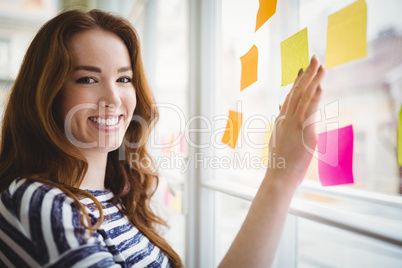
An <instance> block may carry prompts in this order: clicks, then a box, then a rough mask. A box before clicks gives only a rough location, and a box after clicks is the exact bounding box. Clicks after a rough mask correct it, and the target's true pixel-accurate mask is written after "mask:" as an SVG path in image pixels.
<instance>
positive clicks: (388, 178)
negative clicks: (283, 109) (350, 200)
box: [212, 0, 402, 194]
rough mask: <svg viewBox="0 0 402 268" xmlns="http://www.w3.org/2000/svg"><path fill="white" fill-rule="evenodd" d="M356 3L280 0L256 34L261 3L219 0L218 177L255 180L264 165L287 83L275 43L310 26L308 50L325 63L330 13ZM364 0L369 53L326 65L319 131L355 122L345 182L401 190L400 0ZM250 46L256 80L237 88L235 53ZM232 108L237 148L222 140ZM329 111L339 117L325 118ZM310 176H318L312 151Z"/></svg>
mask: <svg viewBox="0 0 402 268" xmlns="http://www.w3.org/2000/svg"><path fill="white" fill-rule="evenodd" d="M354 2H355V1H354V0H339V1H319V0H300V1H297V0H290V1H278V4H277V9H276V14H274V15H273V17H271V18H270V19H269V20H268V21H267V22H266V23H265V24H264V25H263V26H262V27H261V28H260V29H259V30H258V31H257V32H254V30H255V19H256V14H257V10H258V1H254V2H247V1H240V0H233V1H229V0H222V18H221V19H222V20H221V22H222V32H221V43H220V45H221V46H220V47H218V55H219V56H220V57H219V59H220V60H221V69H220V73H219V75H218V85H219V86H218V90H217V92H216V100H217V101H216V104H217V105H216V114H217V115H219V116H221V117H220V118H219V120H216V121H215V122H214V123H215V124H214V128H215V130H216V131H217V133H219V132H220V134H219V135H214V136H213V137H212V139H213V145H214V147H215V156H216V157H217V158H218V159H219V161H221V162H220V166H219V167H220V168H215V169H216V175H215V178H216V179H221V180H230V181H232V182H237V183H240V184H244V185H251V186H253V187H257V186H258V185H259V183H260V181H261V178H262V177H263V174H264V170H265V168H264V167H262V166H261V164H260V161H259V159H261V157H262V152H263V149H262V147H263V141H264V132H265V128H266V124H267V123H268V122H269V123H273V121H274V119H275V116H277V115H278V110H279V109H278V106H279V104H282V103H283V100H284V98H285V96H286V94H287V93H288V92H289V90H290V88H291V86H292V85H287V86H281V75H282V70H281V68H282V67H281V52H280V43H281V42H282V41H283V40H285V39H287V38H288V37H290V36H292V35H293V34H295V33H297V32H298V31H300V30H301V29H304V28H305V27H307V29H308V47H309V55H310V57H311V56H312V55H313V54H316V55H317V56H318V58H319V59H320V61H321V62H322V63H323V64H325V56H326V55H325V54H326V42H327V39H326V37H327V20H328V16H329V15H331V14H333V13H334V12H336V11H338V10H341V9H342V8H344V7H346V6H348V5H350V4H352V3H354ZM366 3H367V51H368V52H367V56H366V57H364V58H362V59H359V60H354V61H351V62H348V63H345V64H342V65H339V66H336V67H332V68H328V69H327V75H326V79H325V80H324V83H323V84H322V88H323V97H322V101H321V106H320V111H321V112H322V116H323V119H322V120H321V121H320V122H317V129H318V131H319V132H324V131H328V130H331V129H334V128H341V127H344V126H348V125H353V129H354V148H353V174H354V181H355V183H354V184H350V185H345V186H343V187H351V188H359V189H364V190H368V191H376V192H381V193H387V194H400V193H401V192H402V180H401V174H402V168H401V167H399V166H398V164H397V161H396V153H395V152H396V146H397V141H396V137H397V134H396V131H397V124H398V115H399V111H400V109H401V103H402V75H401V73H402V72H401V71H400V68H401V67H400V66H401V65H400V63H401V62H402V50H401V49H400V47H401V45H402V17H401V16H400V14H399V13H398V10H401V8H402V2H400V1H397V0H392V1H389V2H387V4H386V5H385V4H384V3H383V2H382V1H379V0H367V1H366ZM253 45H256V46H257V48H258V72H257V73H258V75H257V76H258V81H257V82H255V83H253V84H251V85H250V86H248V87H246V88H245V89H244V90H243V91H241V90H240V80H241V71H242V66H241V60H240V57H242V56H243V55H245V54H246V53H247V52H248V51H249V49H250V48H251V47H252V46H253ZM229 110H234V111H237V112H241V113H242V114H243V122H242V124H241V130H240V134H239V138H238V141H237V145H236V148H235V149H232V148H230V147H229V146H227V145H225V144H222V142H221V139H222V136H223V131H224V129H225V126H226V123H227V121H226V120H227V115H228V113H229ZM326 110H330V111H332V112H334V113H336V116H335V117H333V118H330V117H328V116H326V114H325V111H326ZM227 159H229V160H230V161H226V160H227ZM223 160H225V161H223ZM278 160H279V159H278ZM227 162H229V163H230V164H226V163H227ZM277 163H278V162H277ZM307 179H309V180H312V181H317V182H318V180H319V178H318V161H317V159H316V155H315V157H314V158H313V161H312V163H311V165H310V168H309V171H308V174H307Z"/></svg>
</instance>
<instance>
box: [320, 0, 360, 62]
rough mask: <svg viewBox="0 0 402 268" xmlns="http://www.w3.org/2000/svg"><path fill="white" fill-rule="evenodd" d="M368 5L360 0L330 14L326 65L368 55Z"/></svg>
mask: <svg viewBox="0 0 402 268" xmlns="http://www.w3.org/2000/svg"><path fill="white" fill-rule="evenodd" d="M366 32H367V5H366V2H365V1H364V0H359V1H357V2H355V3H353V4H351V5H349V6H347V7H346V8H344V9H342V10H340V11H338V12H336V13H334V14H332V15H330V16H328V29H327V50H326V56H325V67H326V68H330V67H333V66H336V65H339V64H343V63H346V62H349V61H353V60H356V59H360V58H363V57H365V56H366V55H367V42H366Z"/></svg>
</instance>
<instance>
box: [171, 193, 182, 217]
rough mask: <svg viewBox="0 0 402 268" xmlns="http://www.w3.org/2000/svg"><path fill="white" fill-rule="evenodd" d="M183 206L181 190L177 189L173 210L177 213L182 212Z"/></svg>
mask: <svg viewBox="0 0 402 268" xmlns="http://www.w3.org/2000/svg"><path fill="white" fill-rule="evenodd" d="M182 207H183V197H182V192H181V190H176V192H175V195H174V198H173V211H174V212H177V213H182V212H183V211H182Z"/></svg>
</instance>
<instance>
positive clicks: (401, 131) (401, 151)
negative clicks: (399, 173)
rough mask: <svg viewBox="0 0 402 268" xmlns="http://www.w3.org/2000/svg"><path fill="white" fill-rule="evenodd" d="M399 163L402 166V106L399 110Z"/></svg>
mask: <svg viewBox="0 0 402 268" xmlns="http://www.w3.org/2000/svg"><path fill="white" fill-rule="evenodd" d="M397 143H398V145H397V146H398V157H397V158H398V165H400V166H402V106H401V111H400V112H399V123H398V142H397Z"/></svg>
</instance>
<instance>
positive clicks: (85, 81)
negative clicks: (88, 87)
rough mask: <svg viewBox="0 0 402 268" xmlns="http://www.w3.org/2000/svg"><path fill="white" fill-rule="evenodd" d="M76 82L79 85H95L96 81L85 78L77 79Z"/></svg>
mask: <svg viewBox="0 0 402 268" xmlns="http://www.w3.org/2000/svg"><path fill="white" fill-rule="evenodd" d="M76 82H77V83H79V84H92V83H96V80H95V79H94V78H92V77H89V76H86V77H81V78H79V79H78V80H77V81H76Z"/></svg>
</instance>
